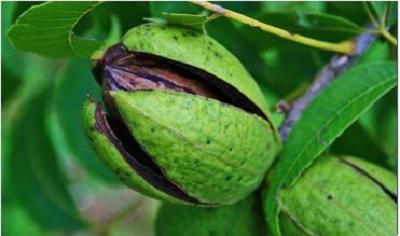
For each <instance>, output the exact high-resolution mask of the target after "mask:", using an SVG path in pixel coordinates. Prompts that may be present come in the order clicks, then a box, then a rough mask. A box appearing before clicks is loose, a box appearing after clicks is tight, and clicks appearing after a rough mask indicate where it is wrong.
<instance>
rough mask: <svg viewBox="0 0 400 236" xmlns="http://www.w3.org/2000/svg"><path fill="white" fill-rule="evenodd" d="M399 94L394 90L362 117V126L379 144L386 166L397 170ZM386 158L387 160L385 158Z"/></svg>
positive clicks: (382, 159) (382, 160)
mask: <svg viewBox="0 0 400 236" xmlns="http://www.w3.org/2000/svg"><path fill="white" fill-rule="evenodd" d="M396 101H397V92H396V90H395V89H392V90H391V91H390V92H389V93H387V94H386V95H385V96H384V97H382V99H380V100H379V101H378V102H376V103H375V104H374V106H373V107H371V109H369V110H368V111H367V112H365V113H364V114H363V115H362V116H361V117H360V120H359V122H360V125H361V126H362V127H363V128H364V129H365V130H366V133H368V135H369V136H370V137H371V138H372V139H373V140H374V142H375V143H377V144H379V146H380V147H381V149H382V151H383V152H384V154H385V155H381V156H380V157H381V162H384V164H385V165H384V166H385V167H388V168H389V169H391V170H393V171H396V168H397V114H398V112H397V102H396ZM384 157H386V158H384Z"/></svg>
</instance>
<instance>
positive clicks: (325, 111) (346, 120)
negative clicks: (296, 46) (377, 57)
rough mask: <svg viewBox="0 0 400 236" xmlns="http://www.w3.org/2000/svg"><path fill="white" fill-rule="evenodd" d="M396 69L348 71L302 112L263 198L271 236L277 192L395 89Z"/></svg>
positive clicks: (389, 65) (367, 67)
mask: <svg viewBox="0 0 400 236" xmlns="http://www.w3.org/2000/svg"><path fill="white" fill-rule="evenodd" d="M396 68H397V67H396V64H395V63H376V64H367V65H362V66H358V67H355V68H353V69H350V70H349V71H347V72H346V73H344V74H343V75H342V76H340V77H339V78H338V79H336V80H335V81H334V82H332V84H331V85H330V86H329V87H327V88H326V89H325V90H323V91H322V93H321V94H320V95H319V96H317V97H316V98H315V100H314V101H313V102H312V103H311V104H310V105H309V106H308V107H307V108H306V109H305V111H304V113H303V115H302V117H301V119H300V120H299V121H298V122H297V123H296V125H295V126H294V127H293V130H292V132H291V134H290V135H289V137H288V140H287V143H286V145H285V146H284V149H283V150H282V153H281V155H280V161H279V162H278V164H277V172H276V174H275V176H274V178H273V180H272V184H271V187H270V189H269V192H268V195H267V203H266V217H267V219H268V223H269V225H270V227H271V231H272V232H273V234H274V235H279V226H278V222H277V221H278V220H277V215H278V212H279V209H278V207H279V206H278V201H277V197H278V193H279V189H280V188H284V187H285V186H288V185H290V184H293V183H294V182H295V180H296V179H297V178H298V177H299V175H301V173H302V172H303V171H304V169H305V168H307V167H308V166H309V165H311V163H312V162H313V160H314V159H315V158H316V157H317V156H318V155H319V154H321V153H322V152H323V151H324V150H325V149H326V148H327V147H328V146H329V145H330V143H332V141H333V140H334V139H335V138H336V137H338V136H339V135H340V134H341V133H342V132H343V131H344V130H345V129H346V128H347V127H348V126H349V125H350V124H351V123H353V122H354V121H355V120H357V118H358V117H359V116H360V115H361V114H362V113H363V112H364V111H365V110H366V109H367V108H369V107H370V106H371V105H372V104H373V103H374V102H375V101H376V100H377V99H379V98H380V97H381V96H383V95H384V94H385V93H386V92H388V91H389V90H390V89H391V88H393V87H394V86H395V85H396V82H397V80H396V78H397V70H396Z"/></svg>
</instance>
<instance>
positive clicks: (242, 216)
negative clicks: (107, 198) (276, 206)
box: [155, 194, 266, 236]
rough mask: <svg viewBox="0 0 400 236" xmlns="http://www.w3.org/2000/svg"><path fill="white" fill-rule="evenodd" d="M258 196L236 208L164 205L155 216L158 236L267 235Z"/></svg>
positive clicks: (253, 196) (238, 204) (241, 202)
mask: <svg viewBox="0 0 400 236" xmlns="http://www.w3.org/2000/svg"><path fill="white" fill-rule="evenodd" d="M258 200H259V199H258V195H256V194H254V195H252V196H250V197H248V198H246V199H245V200H242V201H240V202H239V203H237V204H234V205H230V206H224V207H218V208H201V207H195V206H184V205H173V204H169V203H163V205H161V207H160V209H159V210H158V212H157V218H156V222H155V231H156V235H157V236H185V235H191V236H209V235H231V236H253V235H266V229H265V221H264V220H263V217H262V211H261V209H260V203H259V201H258Z"/></svg>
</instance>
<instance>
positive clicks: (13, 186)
mask: <svg viewBox="0 0 400 236" xmlns="http://www.w3.org/2000/svg"><path fill="white" fill-rule="evenodd" d="M28 58H29V59H30V60H29V61H30V63H27V66H26V67H24V68H23V70H24V72H25V73H24V75H25V77H26V78H24V80H23V81H24V83H23V85H22V87H21V88H20V90H18V92H17V93H16V94H18V96H16V97H15V99H13V100H10V103H9V104H7V106H6V108H7V109H5V110H4V112H5V114H4V116H3V120H2V122H3V123H2V125H4V126H3V127H4V129H5V133H6V134H5V135H7V136H6V137H7V139H6V140H2V144H3V146H4V145H5V146H7V149H8V150H7V151H6V152H4V153H2V154H3V159H2V163H3V165H2V168H3V169H2V170H3V173H4V175H3V177H4V182H3V185H2V187H3V190H4V191H5V195H4V198H3V199H4V202H3V203H4V205H5V206H10V204H12V206H21V207H23V208H24V209H26V211H27V213H28V214H29V219H31V220H34V222H36V224H38V225H39V226H40V227H41V228H44V229H47V230H62V231H71V230H75V229H78V228H81V227H83V226H84V224H83V223H82V220H81V219H80V217H79V213H78V211H77V209H76V207H75V205H74V203H73V201H72V198H71V195H70V193H69V192H68V189H67V183H66V179H65V176H64V174H63V172H62V171H61V169H60V166H59V163H58V160H57V156H56V154H55V152H54V149H53V146H52V142H51V140H50V138H49V136H48V132H47V125H46V123H45V122H46V115H45V114H46V112H47V104H48V97H49V93H50V91H51V90H50V88H51V87H50V86H51V85H52V81H53V80H52V75H53V73H54V68H52V67H51V65H52V64H51V63H49V62H48V61H43V59H42V58H38V57H37V56H35V57H32V56H30V57H28ZM5 170H6V171H5ZM13 226H16V225H14V224H12V226H10V227H13ZM10 230H17V229H10Z"/></svg>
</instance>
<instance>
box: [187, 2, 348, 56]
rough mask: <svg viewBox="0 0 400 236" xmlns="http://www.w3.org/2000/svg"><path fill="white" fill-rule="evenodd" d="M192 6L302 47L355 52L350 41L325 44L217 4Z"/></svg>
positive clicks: (346, 52)
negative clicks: (302, 45) (299, 44)
mask: <svg viewBox="0 0 400 236" xmlns="http://www.w3.org/2000/svg"><path fill="white" fill-rule="evenodd" d="M192 2H193V3H194V4H196V5H199V6H201V7H203V8H205V9H207V10H209V11H212V12H214V13H216V14H219V15H221V16H225V17H228V18H231V19H234V20H236V21H239V22H241V23H243V24H246V25H249V26H252V27H257V28H259V29H261V30H263V31H265V32H268V33H271V34H274V35H276V36H278V37H281V38H284V39H288V40H291V41H294V42H297V43H301V44H304V45H308V46H311V47H315V48H319V49H323V50H327V51H333V52H336V53H343V54H354V52H355V50H354V49H355V45H354V42H351V41H344V42H340V43H330V42H325V41H320V40H316V39H313V38H308V37H305V36H302V35H299V34H294V33H291V32H289V31H287V30H284V29H281V28H278V27H275V26H272V25H268V24H265V23H262V22H260V21H258V20H255V19H253V18H250V17H248V16H245V15H243V14H240V13H237V12H234V11H231V10H229V9H225V8H223V7H221V6H219V5H217V4H213V3H210V2H207V1H192Z"/></svg>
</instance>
